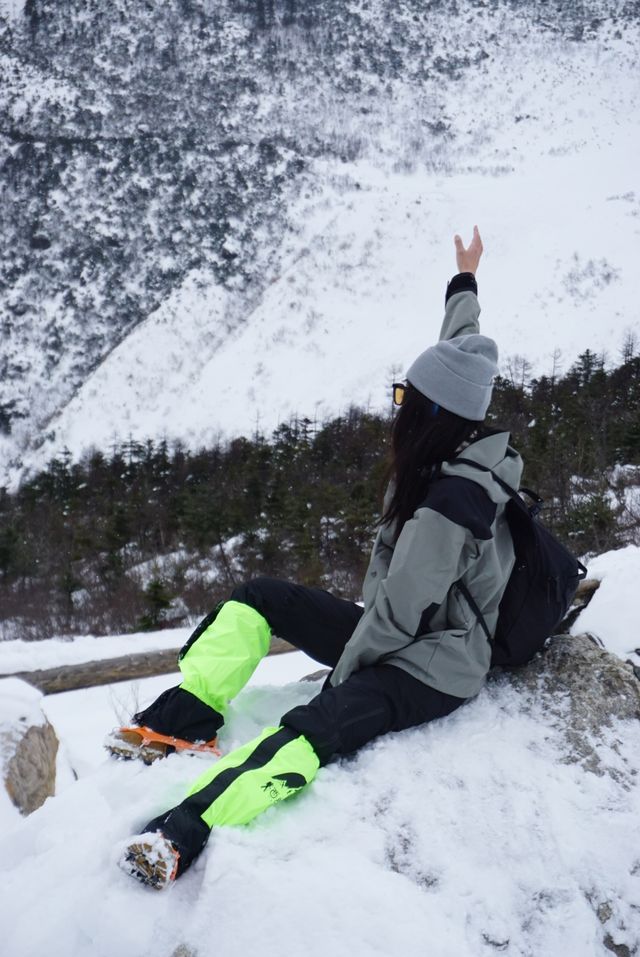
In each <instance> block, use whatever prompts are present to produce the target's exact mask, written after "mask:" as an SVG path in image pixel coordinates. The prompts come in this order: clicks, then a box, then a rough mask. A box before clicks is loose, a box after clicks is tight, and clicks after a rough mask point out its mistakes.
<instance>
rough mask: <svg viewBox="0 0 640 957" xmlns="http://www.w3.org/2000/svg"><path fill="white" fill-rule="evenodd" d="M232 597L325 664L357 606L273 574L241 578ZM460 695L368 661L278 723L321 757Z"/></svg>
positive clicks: (442, 711) (434, 711) (356, 617)
mask: <svg viewBox="0 0 640 957" xmlns="http://www.w3.org/2000/svg"><path fill="white" fill-rule="evenodd" d="M231 598H232V599H233V600H234V601H240V602H243V603H244V604H246V605H250V606H251V607H252V608H255V610H256V611H258V612H260V614H261V615H262V616H263V617H264V618H266V620H267V622H268V623H269V626H270V627H271V630H272V632H273V633H274V634H275V635H277V636H278V638H283V639H285V640H286V641H289V642H290V643H291V644H292V645H295V646H296V648H300V649H301V650H302V651H304V652H306V654H308V655H309V656H310V657H311V658H314V659H315V660H316V661H319V662H321V664H324V665H328V666H329V667H332V668H333V667H335V665H336V664H337V663H338V659H339V658H340V656H341V654H342V652H343V650H344V646H345V645H346V643H347V641H348V640H349V638H350V637H351V635H352V634H353V631H354V629H355V627H356V625H357V624H358V622H359V621H360V618H361V617H362V614H363V609H362V608H361V607H360V606H359V605H356V604H355V603H354V602H350V601H345V600H344V599H342V598H336V597H335V596H334V595H331V594H329V592H327V591H324V590H323V589H321V588H306V587H305V586H303V585H294V584H293V583H291V582H285V581H280V580H279V579H276V578H256V579H254V580H253V581H250V582H248V583H247V584H245V585H240V586H239V587H238V588H236V589H234V591H233V592H232V594H231ZM464 700H465V699H464V698H456V697H454V696H453V695H449V694H444V692H442V691H437V690H436V689H435V688H431V687H430V686H428V685H425V684H424V683H423V682H422V681H419V680H418V679H417V678H414V677H413V675H410V674H409V673H408V672H406V671H404V670H403V669H402V668H397V667H395V666H394V665H387V664H380V665H372V666H370V667H367V668H362V669H361V670H360V671H358V672H356V673H354V674H353V675H351V677H350V678H348V679H347V680H346V681H344V682H343V683H342V684H340V685H338V687H337V688H334V687H332V686H331V685H325V687H324V689H323V690H322V691H321V692H320V694H319V695H317V696H316V697H315V698H313V700H312V701H310V702H309V704H306V705H300V706H298V707H297V708H293V709H292V710H291V711H288V712H287V714H285V715H284V716H283V717H282V719H281V723H282V724H283V725H284V726H285V727H288V728H291V730H293V731H296V732H298V733H299V734H303V735H304V736H305V737H306V738H307V740H308V741H309V742H310V743H311V744H312V745H313V748H314V750H315V751H316V753H317V755H318V757H319V759H320V761H321V763H322V764H326V762H327V761H328V760H329V759H330V758H331V757H333V756H334V755H343V754H349V753H351V752H353V751H357V750H358V748H361V747H362V746H363V745H365V744H367V742H369V741H371V740H372V739H373V738H376V737H378V735H380V734H386V733H387V732H388V731H402V730H404V729H405V728H411V727H413V726H414V725H418V724H424V723H425V722H427V721H433V720H434V719H435V718H442V717H444V716H445V715H447V714H450V713H451V712H452V711H454V710H455V709H456V708H458V707H459V706H460V705H461V704H462V703H463V702H464Z"/></svg>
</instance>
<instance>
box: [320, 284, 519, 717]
mask: <svg viewBox="0 0 640 957" xmlns="http://www.w3.org/2000/svg"><path fill="white" fill-rule="evenodd" d="M479 314H480V306H479V304H478V300H477V297H476V295H475V293H473V292H471V291H463V292H458V293H456V294H454V295H452V296H451V298H450V299H449V300H448V302H447V306H446V311H445V318H444V323H443V326H442V330H441V334H440V338H441V339H451V338H453V337H454V336H460V335H467V334H470V333H477V332H479V324H478V316H479ZM508 440H509V433H508V432H502V433H497V434H495V435H490V436H487V437H485V438H482V439H479V440H478V441H476V442H473V443H472V444H470V445H468V446H467V447H466V448H465V449H464V451H463V452H461V453H460V457H461V458H462V457H464V458H465V459H470V460H472V461H474V462H477V463H478V464H479V465H484V466H487V467H489V468H490V469H492V470H493V472H495V474H496V475H498V476H499V477H500V478H501V479H502V481H504V482H506V483H507V484H508V485H510V486H511V487H512V488H516V489H517V488H518V485H519V482H520V476H521V473H522V459H521V458H520V456H519V455H518V453H517V452H516V451H515V450H514V449H512V448H511V447H510V446H509V444H508ZM442 475H443V476H450V477H451V478H448V479H447V480H446V481H437V480H436V481H434V482H433V483H432V485H431V487H430V489H429V493H428V495H427V498H426V500H425V502H424V504H423V505H422V506H421V507H420V508H418V509H417V511H416V512H415V514H414V516H413V518H411V519H410V520H409V521H408V522H405V525H404V527H403V529H402V531H401V532H400V535H399V536H398V539H397V541H395V542H394V530H393V528H390V527H389V526H382V527H381V528H380V529H379V530H378V534H377V536H376V540H375V542H374V546H373V551H372V554H371V560H370V562H369V567H368V569H367V574H366V576H365V580H364V584H363V597H364V614H363V616H362V618H361V620H360V622H359V623H358V625H357V627H356V629H355V631H354V633H353V635H352V636H351V638H350V640H349V642H348V643H347V645H346V647H345V650H344V652H343V654H342V656H341V658H340V660H339V661H338V664H337V666H336V668H335V670H334V672H333V674H332V677H331V683H332V684H333V685H334V686H335V685H338V684H340V683H341V682H342V681H345V680H346V678H348V677H349V675H351V674H353V672H354V671H358V670H359V669H360V668H363V667H365V666H367V665H372V664H376V663H381V662H385V663H388V664H392V665H395V666H396V667H398V668H403V669H404V670H405V671H408V672H409V674H411V675H413V676H414V677H416V678H418V679H419V680H420V681H423V682H424V683H425V684H427V685H430V686H431V687H434V688H437V689H438V690H439V691H443V692H445V693H447V694H451V695H456V696H457V697H460V698H468V697H470V696H472V695H474V694H476V693H477V692H478V691H479V690H480V688H481V687H482V684H483V682H484V679H485V676H486V674H487V671H488V670H489V665H490V659H491V647H490V644H489V642H488V640H487V638H486V635H485V633H484V631H483V629H482V626H481V625H480V624H479V622H478V620H477V618H476V616H475V615H474V613H473V611H472V610H471V608H470V606H469V604H468V602H467V601H466V599H465V598H464V596H463V595H462V593H461V591H460V590H459V588H458V587H457V585H456V583H457V582H458V581H459V580H460V579H461V580H462V581H463V582H464V584H465V585H466V586H467V588H468V590H469V592H470V593H471V595H472V596H473V598H474V600H475V602H476V603H477V605H478V606H479V608H480V611H481V612H482V614H483V616H484V619H485V621H486V623H487V625H488V627H489V629H490V630H491V631H493V630H494V629H495V625H496V622H497V618H498V606H499V604H500V599H501V598H502V594H503V592H504V589H505V586H506V584H507V581H508V578H509V575H510V574H511V570H512V567H513V563H514V552H513V544H512V541H511V534H510V532H509V529H508V526H507V523H506V518H505V504H506V502H507V501H508V500H509V496H508V494H507V493H506V492H505V491H504V490H503V489H502V488H501V487H500V486H499V485H498V484H497V482H495V481H494V480H493V478H492V477H491V475H490V474H489V473H486V472H481V471H480V470H478V469H474V468H473V466H470V465H464V464H463V463H461V462H457V461H456V459H455V458H454V459H451V460H450V461H449V462H445V463H444V464H443V466H442Z"/></svg>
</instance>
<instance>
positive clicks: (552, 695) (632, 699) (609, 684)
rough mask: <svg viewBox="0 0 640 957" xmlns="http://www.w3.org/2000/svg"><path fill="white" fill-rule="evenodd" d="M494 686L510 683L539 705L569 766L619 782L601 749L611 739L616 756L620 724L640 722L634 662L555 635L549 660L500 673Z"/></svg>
mask: <svg viewBox="0 0 640 957" xmlns="http://www.w3.org/2000/svg"><path fill="white" fill-rule="evenodd" d="M492 680H494V681H508V682H509V683H510V684H511V685H513V687H514V688H516V689H517V690H519V691H520V692H521V693H523V694H525V695H527V696H531V697H532V698H533V697H535V698H536V699H538V701H539V702H540V703H541V704H542V705H543V708H544V711H545V717H546V718H547V719H548V720H549V722H550V723H551V724H553V725H554V726H555V727H557V728H559V729H560V730H561V731H562V733H563V735H564V739H565V741H566V746H567V751H566V758H565V759H566V761H567V762H570V763H580V764H581V765H582V766H583V767H584V768H585V770H588V771H592V772H594V773H595V774H604V773H605V772H607V773H609V774H611V775H612V776H613V777H619V776H620V773H621V772H620V771H619V769H616V768H614V767H611V766H607V767H605V766H604V765H603V763H602V758H601V756H600V753H599V749H598V743H599V742H601V741H602V739H603V735H606V736H607V740H608V742H609V744H611V745H612V746H613V749H614V751H615V724H616V722H618V721H626V720H634V719H635V720H637V719H638V718H640V681H639V680H638V678H637V676H636V673H635V671H634V667H633V665H632V664H631V663H630V662H625V661H623V660H622V659H621V658H619V657H618V656H617V655H614V654H611V652H609V651H606V650H605V649H604V648H602V647H601V646H600V645H599V644H598V642H597V640H596V639H595V638H593V637H592V636H591V635H555V636H554V637H553V638H552V639H551V640H550V642H549V644H548V646H547V648H546V650H545V652H544V654H540V655H537V656H536V658H534V660H533V661H531V662H530V663H529V664H528V665H526V666H525V667H523V668H517V669H514V670H513V671H506V670H496V671H495V672H493V673H492Z"/></svg>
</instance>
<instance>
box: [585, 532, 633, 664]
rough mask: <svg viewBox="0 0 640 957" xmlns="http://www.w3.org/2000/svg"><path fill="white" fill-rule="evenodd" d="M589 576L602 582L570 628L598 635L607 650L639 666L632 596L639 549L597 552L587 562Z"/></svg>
mask: <svg viewBox="0 0 640 957" xmlns="http://www.w3.org/2000/svg"><path fill="white" fill-rule="evenodd" d="M588 577H589V578H595V579H597V580H599V581H600V582H601V585H600V588H599V589H598V591H597V592H596V593H595V595H594V596H593V598H592V599H591V601H590V602H589V605H588V606H587V607H586V608H585V610H584V611H583V612H582V613H581V615H580V617H579V618H578V620H577V621H576V623H575V625H574V626H573V628H572V629H571V632H572V634H574V635H578V634H583V633H584V632H591V633H592V634H594V635H597V637H598V638H600V640H601V641H602V642H603V644H604V646H605V648H607V650H608V651H612V652H613V653H614V654H616V655H619V656H620V657H621V658H624V659H625V660H626V659H630V660H632V661H633V662H634V663H635V664H638V665H640V627H638V608H637V605H636V602H635V601H634V600H633V597H632V596H634V595H635V594H636V590H637V587H638V581H640V548H639V547H638V546H637V545H627V546H626V548H619V549H616V550H615V551H611V552H605V553H604V554H603V555H598V556H597V558H594V559H592V560H591V561H590V562H589V564H588Z"/></svg>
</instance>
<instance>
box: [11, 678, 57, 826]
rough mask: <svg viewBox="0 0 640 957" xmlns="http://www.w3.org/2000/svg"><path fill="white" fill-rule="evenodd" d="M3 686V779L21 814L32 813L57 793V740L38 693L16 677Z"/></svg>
mask: <svg viewBox="0 0 640 957" xmlns="http://www.w3.org/2000/svg"><path fill="white" fill-rule="evenodd" d="M0 685H1V689H0V696H1V697H2V708H1V709H0V777H1V779H2V781H3V784H4V787H5V789H6V791H7V794H8V795H9V797H10V798H11V801H12V802H13V804H14V805H15V806H16V807H17V809H18V810H19V811H20V813H21V814H24V815H26V814H31V812H32V811H35V810H36V808H39V807H40V806H41V805H42V804H44V802H45V801H46V799H47V798H48V797H50V796H51V795H53V794H54V793H55V785H56V757H57V753H58V738H57V736H56V733H55V731H54V729H53V727H52V726H51V724H50V723H49V721H47V719H46V717H45V716H44V714H43V713H42V710H41V708H40V704H39V701H40V698H41V697H42V696H41V695H40V694H39V692H37V691H35V690H34V689H33V688H31V687H29V685H27V684H25V683H24V682H22V681H18V680H17V679H15V678H12V679H5V680H4V681H2V682H0Z"/></svg>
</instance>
